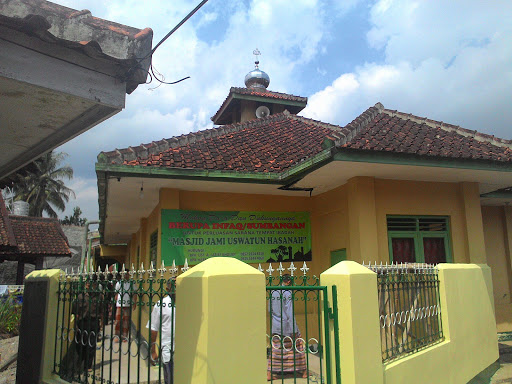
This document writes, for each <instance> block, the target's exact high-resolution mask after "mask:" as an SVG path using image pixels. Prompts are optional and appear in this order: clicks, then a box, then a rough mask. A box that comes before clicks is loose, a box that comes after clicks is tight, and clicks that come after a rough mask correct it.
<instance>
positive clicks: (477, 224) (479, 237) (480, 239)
mask: <svg viewBox="0 0 512 384" xmlns="http://www.w3.org/2000/svg"><path fill="white" fill-rule="evenodd" d="M460 193H461V196H462V202H463V207H464V218H465V223H466V234H467V239H466V244H468V255H469V262H470V263H474V264H487V255H486V252H485V240H484V227H483V223H482V207H481V206H480V191H479V188H478V183H469V182H464V183H460Z"/></svg>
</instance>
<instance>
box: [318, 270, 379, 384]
mask: <svg viewBox="0 0 512 384" xmlns="http://www.w3.org/2000/svg"><path fill="white" fill-rule="evenodd" d="M320 284H321V285H326V286H328V290H329V293H330V292H331V289H332V288H331V287H332V286H333V285H334V286H336V287H337V293H338V324H339V339H338V342H339V345H340V365H341V381H342V382H343V384H356V383H357V384H383V383H384V378H383V377H384V375H383V366H382V357H381V341H380V328H379V302H378V294H377V275H376V274H375V273H374V272H372V271H370V270H369V269H368V268H366V267H363V266H362V265H360V264H358V263H356V262H354V261H342V262H340V263H338V264H336V265H334V266H333V267H331V268H329V269H328V270H327V271H325V272H324V273H322V274H321V275H320ZM331 334H332V333H331ZM333 341H334V340H333ZM334 353H335V348H334V347H332V348H331V361H332V362H333V372H332V377H335V376H334V370H335V367H334V362H335V361H336V360H335V356H334Z"/></svg>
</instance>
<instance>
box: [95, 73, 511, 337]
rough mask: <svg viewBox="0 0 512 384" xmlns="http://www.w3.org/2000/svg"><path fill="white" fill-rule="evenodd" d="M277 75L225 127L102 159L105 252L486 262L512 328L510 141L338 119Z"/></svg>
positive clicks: (255, 77) (422, 125) (501, 316)
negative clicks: (310, 111) (280, 87)
mask: <svg viewBox="0 0 512 384" xmlns="http://www.w3.org/2000/svg"><path fill="white" fill-rule="evenodd" d="M268 83H269V79H268V76H267V75H266V74H265V73H264V72H262V71H260V70H258V69H256V70H255V71H252V72H251V73H250V74H248V76H247V77H246V85H247V88H231V90H230V92H229V95H228V97H227V98H226V100H225V101H224V102H223V104H222V105H221V107H220V109H219V111H218V112H217V113H216V114H215V115H214V116H213V118H212V120H213V122H214V123H215V124H220V125H221V126H219V127H216V128H213V129H209V130H204V131H199V132H192V133H189V134H186V135H181V136H178V137H173V138H170V139H163V140H159V141H153V142H151V143H148V144H141V145H138V146H134V147H129V148H125V149H116V150H114V151H111V152H102V153H100V154H99V156H98V162H97V163H96V173H97V178H98V192H99V207H100V219H101V224H100V236H101V241H102V244H103V248H102V250H105V251H107V250H109V249H111V250H115V249H118V248H116V246H115V245H116V244H128V247H127V251H126V252H125V253H124V254H123V255H122V258H123V261H124V262H125V263H126V265H127V266H129V265H131V264H135V265H139V263H140V262H143V263H144V266H145V268H147V266H149V265H150V263H151V262H152V261H153V264H154V267H155V268H158V267H159V266H160V264H161V262H162V261H164V262H165V265H166V266H169V265H170V264H171V263H172V262H173V261H175V262H176V263H177V264H183V263H184V260H185V259H186V260H187V262H188V263H189V264H191V265H192V264H196V263H197V262H200V261H201V260H204V259H205V258H207V257H211V256H218V255H220V256H232V257H237V258H240V259H242V260H244V261H246V262H249V263H251V264H252V265H253V266H255V267H258V264H261V265H262V267H263V268H267V267H268V264H267V263H266V262H267V261H275V262H279V261H285V262H290V261H294V262H295V264H299V265H296V266H297V267H300V266H301V265H302V261H303V260H307V261H308V266H309V267H310V268H311V271H310V273H313V274H316V275H317V276H318V275H319V274H320V273H321V272H323V271H324V270H326V269H327V268H329V267H330V266H331V265H333V264H335V263H337V262H338V261H340V260H343V259H350V260H355V261H358V262H363V261H366V262H368V261H372V262H377V263H381V262H382V263H390V262H427V263H442V262H454V263H477V264H485V263H487V264H489V265H490V266H491V267H492V271H493V284H494V287H493V288H494V294H495V297H494V302H495V307H496V319H497V325H498V330H500V331H505V330H506V331H511V330H512V304H511V298H510V295H511V291H510V290H511V288H510V287H511V284H512V281H511V273H510V270H511V257H510V256H511V253H512V227H511V226H512V210H511V209H510V208H509V206H508V203H509V202H510V201H511V200H512V194H511V193H510V190H509V189H507V188H509V187H510V186H512V172H511V171H512V149H511V147H512V145H511V144H512V143H511V141H508V140H503V139H499V138H496V137H494V136H490V135H487V134H483V133H478V132H475V131H470V130H467V129H464V128H461V127H458V126H455V125H451V124H446V123H443V122H439V121H435V120H430V119H427V118H421V117H418V116H414V115H410V114H405V113H402V112H398V111H393V110H389V109H386V108H384V106H383V105H382V104H380V103H377V104H376V105H375V106H373V107H370V108H368V109H367V110H366V111H364V112H363V113H362V114H361V115H360V116H357V117H356V118H355V119H354V120H353V121H352V122H351V123H349V124H347V125H346V126H343V127H342V126H337V125H332V124H327V123H323V122H320V121H315V120H311V119H307V118H304V117H300V116H297V115H296V114H297V113H299V112H300V111H301V110H302V109H303V108H304V107H305V106H306V103H307V99H306V98H304V97H298V96H293V95H289V94H283V93H277V92H272V91H269V90H267V89H266V87H267V86H268ZM127 207H129V209H127ZM109 244H112V246H111V247H109V246H108V245H109ZM112 252H115V251H112ZM155 264H156V265H155ZM277 266H278V264H276V263H274V264H273V267H274V268H276V267H277ZM297 272H299V273H300V271H297Z"/></svg>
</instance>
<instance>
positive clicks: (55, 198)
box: [13, 151, 75, 217]
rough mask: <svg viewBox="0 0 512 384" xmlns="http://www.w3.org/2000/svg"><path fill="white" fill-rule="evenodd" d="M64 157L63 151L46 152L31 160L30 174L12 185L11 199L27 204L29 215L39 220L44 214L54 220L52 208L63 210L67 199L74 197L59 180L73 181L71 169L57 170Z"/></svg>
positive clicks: (21, 177) (65, 155) (54, 214)
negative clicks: (12, 195)
mask: <svg viewBox="0 0 512 384" xmlns="http://www.w3.org/2000/svg"><path fill="white" fill-rule="evenodd" d="M66 157H67V154H65V153H63V152H59V153H53V151H50V152H48V153H46V154H44V155H43V156H41V157H40V158H38V159H37V160H35V161H34V165H35V167H34V168H35V170H34V171H33V172H30V173H28V174H27V175H26V176H19V177H18V181H17V182H16V183H15V184H14V186H13V192H14V196H15V197H14V200H22V201H26V202H27V203H29V204H30V208H29V215H30V216H36V217H42V216H43V212H44V213H46V214H47V215H48V216H50V217H57V213H56V212H55V209H57V210H59V211H61V212H62V211H64V209H65V208H66V203H67V202H68V201H69V196H70V195H72V196H73V197H74V196H75V193H74V192H73V190H72V189H70V188H68V187H66V186H65V185H64V181H63V180H62V179H68V180H70V179H72V178H73V168H71V167H70V166H67V165H66V166H63V167H60V168H59V164H60V163H61V162H62V161H63V160H64V159H65V158H66ZM54 208H55V209H54Z"/></svg>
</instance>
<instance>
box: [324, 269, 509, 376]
mask: <svg viewBox="0 0 512 384" xmlns="http://www.w3.org/2000/svg"><path fill="white" fill-rule="evenodd" d="M439 281H440V283H439V296H440V302H441V317H442V326H443V332H444V336H445V340H444V341H442V342H440V343H439V344H436V345H434V346H432V347H429V348H425V349H423V350H421V351H419V352H416V353H413V354H411V355H409V356H405V357H401V358H400V359H398V360H396V361H394V362H391V363H386V364H383V363H382V360H381V354H380V353H381V340H380V339H381V336H380V324H379V303H378V299H377V289H376V288H377V287H376V286H377V282H376V275H375V273H373V272H371V271H369V270H368V269H366V268H364V267H362V266H360V265H358V264H356V263H354V262H352V261H344V262H341V263H339V264H337V265H335V266H334V267H332V268H330V269H329V270H327V271H325V272H324V273H323V274H322V275H321V282H322V284H323V285H327V286H328V287H330V286H332V285H336V286H337V288H338V319H339V327H340V328H339V343H340V344H339V345H340V348H341V350H340V358H341V364H340V365H341V376H342V382H343V383H344V384H356V383H357V384H379V383H385V384H402V383H403V384H406V383H415V384H432V383H436V384H453V383H467V382H468V381H469V380H471V379H472V378H473V377H475V376H476V375H477V374H479V373H480V372H481V371H483V370H484V369H486V368H487V367H489V366H490V365H491V364H493V363H494V362H495V361H496V360H497V359H498V357H499V354H498V340H497V334H496V329H495V318H494V304H493V296H492V281H491V271H490V269H489V267H488V266H479V265H475V264H440V265H439ZM331 352H332V351H331ZM331 356H332V359H333V358H334V353H333V352H332V355H331Z"/></svg>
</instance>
